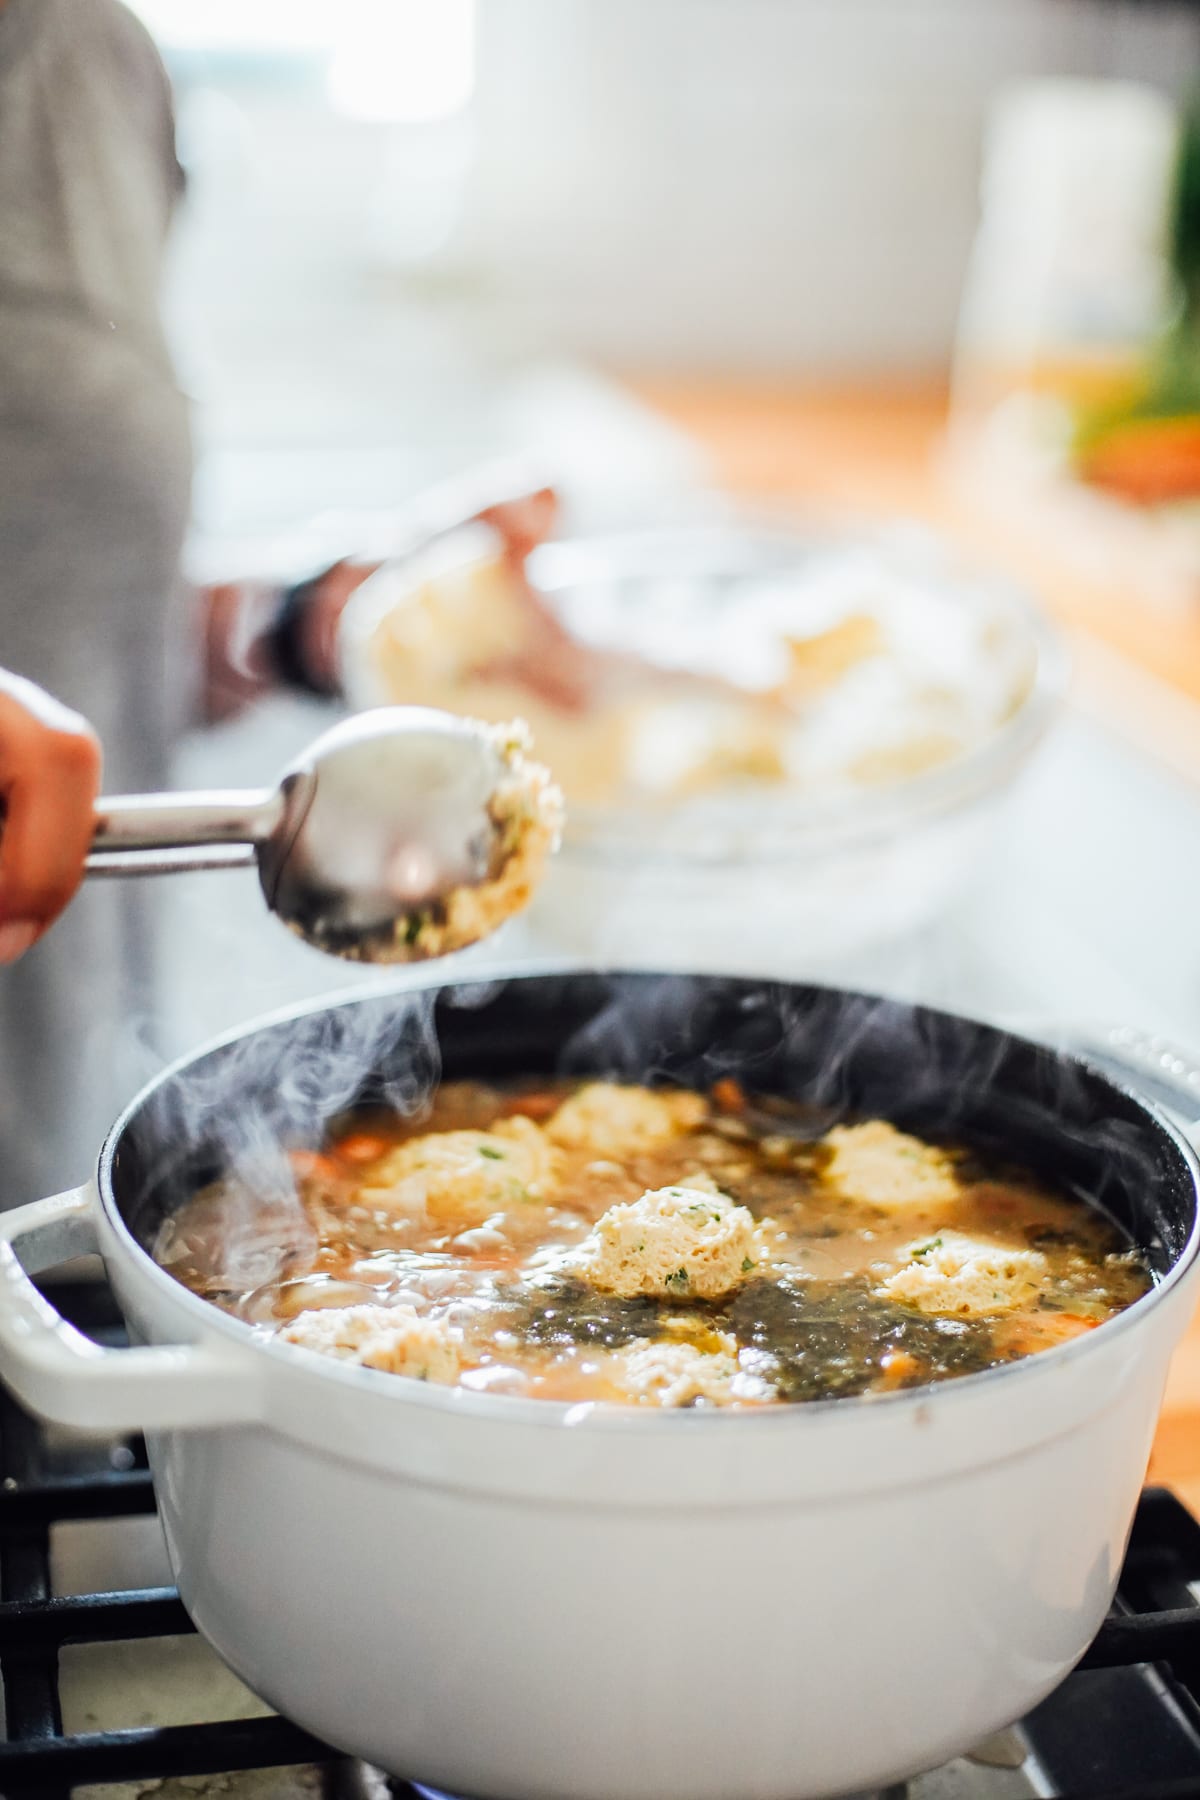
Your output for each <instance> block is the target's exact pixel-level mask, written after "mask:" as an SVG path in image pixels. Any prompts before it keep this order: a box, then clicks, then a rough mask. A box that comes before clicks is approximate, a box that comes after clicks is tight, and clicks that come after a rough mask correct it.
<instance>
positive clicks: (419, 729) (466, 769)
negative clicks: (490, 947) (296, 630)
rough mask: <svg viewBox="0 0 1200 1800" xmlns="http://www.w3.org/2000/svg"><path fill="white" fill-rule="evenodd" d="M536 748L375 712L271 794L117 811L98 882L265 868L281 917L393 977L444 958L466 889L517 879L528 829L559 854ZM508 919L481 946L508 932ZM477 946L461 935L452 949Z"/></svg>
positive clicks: (487, 925)
mask: <svg viewBox="0 0 1200 1800" xmlns="http://www.w3.org/2000/svg"><path fill="white" fill-rule="evenodd" d="M526 747H527V745H526V742H525V740H524V739H523V737H522V735H521V729H520V728H512V729H509V728H504V727H495V726H488V725H483V724H480V723H478V722H477V721H475V720H471V719H460V718H455V717H453V716H452V715H451V714H449V713H443V712H434V711H432V710H429V709H425V708H420V707H404V706H395V707H381V708H379V709H378V710H376V711H374V712H367V713H360V714H359V715H358V716H357V717H355V718H352V719H348V720H346V721H345V722H344V723H343V724H340V725H337V726H335V727H334V728H333V730H332V731H327V732H326V733H325V734H324V735H323V736H322V737H320V738H318V739H317V741H316V742H315V743H314V744H313V745H312V746H311V747H310V748H309V749H308V750H307V751H306V752H305V754H304V755H303V756H301V757H300V758H299V759H298V760H297V761H296V762H294V763H293V764H291V766H290V767H289V768H287V769H285V770H284V772H283V774H282V776H281V777H280V779H279V782H278V784H277V785H276V787H274V788H271V789H262V790H258V791H253V790H251V791H246V792H243V791H234V792H214V793H195V794H178V795H175V794H172V795H163V794H158V795H120V796H115V797H111V798H107V797H105V798H101V799H100V800H98V801H97V803H96V834H95V837H94V838H93V848H92V853H91V855H90V856H89V857H88V862H87V870H88V874H89V875H131V874H163V873H170V872H175V871H184V870H193V869H211V868H229V867H233V866H238V865H240V864H243V863H251V862H254V863H257V865H258V876H259V881H260V883H261V885H262V890H263V895H264V897H265V899H266V902H267V905H268V907H269V908H270V909H271V911H272V912H274V913H275V914H276V915H277V917H279V918H280V919H282V920H283V922H284V924H285V925H287V926H289V927H290V928H291V930H293V931H294V932H296V933H297V935H298V936H300V937H302V938H304V939H305V940H306V941H307V942H308V943H310V944H313V945H314V946H316V948H318V949H320V950H324V951H328V952H330V953H331V954H333V955H336V956H344V957H348V958H350V959H351V960H353V961H356V962H381V963H382V962H402V961H410V960H413V959H414V958H417V957H420V956H423V955H430V954H440V953H442V951H441V950H439V949H428V950H427V949H424V948H422V933H423V929H424V927H425V926H426V925H427V924H428V923H429V922H430V921H431V920H432V921H435V922H436V921H437V920H438V919H439V918H441V917H444V916H445V915H446V910H447V908H448V906H450V905H451V904H452V903H453V897H454V896H455V895H456V894H457V893H458V892H459V891H460V890H463V889H471V888H479V887H481V886H483V885H484V884H487V883H490V882H501V881H502V879H503V872H504V868H505V865H506V863H507V861H508V860H509V859H510V857H513V856H515V855H516V853H517V842H518V839H519V837H520V832H519V830H514V820H516V822H517V824H518V825H519V824H520V823H521V821H522V820H525V819H527V820H528V822H529V823H530V825H531V828H532V829H534V830H538V831H540V832H541V833H542V834H543V837H544V841H545V847H546V848H547V849H551V848H553V847H554V845H555V843H556V841H557V831H558V822H559V821H558V808H559V806H560V804H561V802H560V799H559V796H558V793H557V790H556V789H554V788H552V787H551V786H550V785H549V783H548V778H547V776H546V772H545V771H544V770H543V769H540V768H539V767H538V765H537V764H536V763H531V762H529V761H528V760H527V759H526V757H525V754H524V752H525V749H526ZM514 806H515V809H516V810H515V811H514ZM522 808H524V809H525V810H524V811H522ZM518 903H519V897H518ZM511 910H516V906H515V905H514V906H513V907H512V909H511ZM492 911H493V916H492V917H491V919H490V921H489V920H488V919H485V918H483V917H482V916H481V918H480V929H479V932H478V935H479V936H483V935H485V934H486V931H487V930H490V929H491V926H492V924H494V923H498V922H499V919H498V917H496V916H494V915H495V912H496V908H493V909H492ZM467 929H470V927H467ZM430 941H432V942H436V941H437V940H436V934H435V936H434V938H432V939H431V940H430ZM465 941H470V940H469V939H464V938H463V936H462V932H461V931H460V932H459V941H456V942H453V943H447V944H446V945H445V948H446V949H450V948H459V947H461V945H462V943H463V942H465Z"/></svg>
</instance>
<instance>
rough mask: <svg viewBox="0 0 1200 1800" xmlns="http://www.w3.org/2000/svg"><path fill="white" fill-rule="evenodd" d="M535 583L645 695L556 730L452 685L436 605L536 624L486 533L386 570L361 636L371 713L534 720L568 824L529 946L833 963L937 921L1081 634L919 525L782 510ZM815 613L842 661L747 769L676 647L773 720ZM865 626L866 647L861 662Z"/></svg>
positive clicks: (627, 544)
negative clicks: (635, 666) (795, 516)
mask: <svg viewBox="0 0 1200 1800" xmlns="http://www.w3.org/2000/svg"><path fill="white" fill-rule="evenodd" d="M529 574H530V578H531V580H532V582H533V583H534V585H535V587H536V589H537V592H538V594H539V595H540V596H541V597H542V599H543V601H544V602H545V603H546V604H548V605H549V606H550V607H551V608H552V609H553V611H554V612H555V614H557V616H558V617H559V619H561V620H562V621H563V622H564V623H565V624H566V625H567V626H568V628H569V629H570V630H571V632H572V633H573V634H574V635H575V636H576V637H577V638H579V639H582V640H585V641H590V642H592V643H594V644H598V645H615V646H619V647H621V648H622V649H624V650H626V651H629V650H631V649H632V650H635V651H641V652H642V653H643V654H645V655H647V656H648V657H649V658H650V659H651V663H652V664H653V665H656V666H657V669H656V668H655V667H653V666H651V667H648V669H647V688H646V693H647V695H648V696H649V698H648V699H647V701H646V704H645V708H644V711H642V712H640V713H638V712H636V711H635V712H630V711H629V710H626V711H625V712H624V713H621V712H620V711H619V709H614V710H613V711H611V712H609V713H608V714H605V713H603V712H600V713H595V714H591V715H585V716H583V717H582V718H580V719H578V720H576V721H575V722H574V723H572V721H571V720H570V719H569V718H565V717H564V718H560V719H559V720H558V721H554V720H553V719H551V718H550V717H549V716H548V715H547V713H546V712H545V709H539V708H538V707H537V706H536V705H535V706H532V707H531V706H529V705H528V704H523V698H524V700H525V701H528V699H529V696H524V697H522V696H521V695H520V694H519V693H518V692H516V691H514V690H512V689H511V688H509V687H507V686H503V685H499V686H496V687H494V688H489V686H488V684H487V683H482V682H479V681H476V680H472V679H470V678H468V679H467V680H465V681H463V680H460V681H459V683H458V686H457V688H456V689H455V688H452V687H450V686H449V685H445V683H446V680H447V671H448V670H449V669H450V667H451V665H452V664H453V663H454V662H455V660H456V655H455V652H454V649H453V647H452V646H451V645H450V644H449V643H448V642H446V641H445V640H443V641H442V642H440V643H431V642H430V638H431V635H432V636H436V626H435V623H434V621H435V620H441V621H443V630H444V631H445V632H446V634H447V636H448V635H449V634H450V633H451V632H453V631H463V630H468V631H469V634H470V636H469V642H470V645H471V647H472V649H473V650H474V651H475V652H477V653H478V654H479V655H480V657H481V658H483V659H484V660H486V659H487V656H488V654H489V651H490V650H491V648H492V647H493V646H492V644H491V642H490V640H491V638H492V637H493V636H494V635H495V634H497V633H499V635H500V636H503V635H504V633H505V632H506V631H510V630H511V629H513V628H514V627H515V624H516V616H517V615H516V613H515V612H512V611H511V610H510V609H511V608H512V607H513V604H514V603H513V599H512V595H511V593H509V592H507V591H506V579H505V576H504V574H503V571H502V570H501V568H500V565H499V564H498V562H497V560H496V558H495V553H494V547H493V546H490V545H489V544H488V542H487V540H486V538H485V537H481V535H480V534H479V533H478V532H477V531H473V532H468V533H464V534H462V536H461V537H460V539H459V540H458V542H457V543H443V544H441V545H439V546H437V547H436V548H435V549H433V550H432V551H431V552H430V553H429V554H428V555H427V556H426V557H423V558H418V559H416V560H415V561H414V562H412V563H408V564H395V565H391V566H390V567H388V568H386V569H385V570H382V571H380V573H379V574H378V575H376V576H374V577H372V578H371V581H369V582H367V583H365V584H364V586H363V587H362V588H361V589H360V590H359V593H358V594H357V595H356V597H355V599H354V601H353V602H352V603H351V606H350V608H348V609H347V613H346V615H345V618H344V621H343V630H342V643H341V661H342V676H343V685H344V687H345V690H346V692H347V695H348V696H349V698H350V701H351V704H352V705H356V706H358V707H366V706H373V705H380V704H386V703H388V702H390V701H395V700H402V701H405V702H411V701H414V700H419V699H423V700H425V701H426V702H427V703H431V704H437V705H447V704H454V705H455V706H456V709H457V710H459V711H465V712H478V713H483V714H484V716H487V717H493V718H495V717H502V716H511V714H512V713H513V712H525V713H526V714H527V715H528V716H530V717H531V718H532V720H533V723H534V735H535V741H536V742H537V744H538V748H539V751H540V752H541V753H542V754H543V755H544V757H545V759H546V760H547V761H548V762H549V763H550V765H551V767H552V769H553V770H554V772H555V774H556V776H557V777H558V778H559V779H560V780H561V781H562V783H563V786H564V788H565V790H566V796H567V812H568V819H567V828H566V833H565V838H564V843H563V848H562V850H561V852H560V854H559V856H558V857H557V858H556V860H555V863H554V864H553V865H552V867H551V869H550V871H549V873H548V875H547V876H546V878H545V880H544V882H543V885H542V887H541V888H540V890H539V891H538V893H537V894H536V895H535V898H534V901H533V903H532V905H531V906H530V908H529V911H528V913H527V914H525V915H524V917H523V918H522V919H520V920H518V921H515V922H514V924H513V925H512V926H510V927H509V928H508V930H507V932H506V934H505V940H504V946H503V947H504V949H505V951H506V952H507V954H509V955H510V956H515V957H520V958H529V957H554V958H559V957H561V958H569V959H571V960H581V961H584V962H590V963H604V962H622V963H626V964H629V963H639V962H640V963H642V964H654V965H656V966H659V967H667V968H679V969H695V970H714V971H720V970H726V971H730V972H738V971H746V972H754V973H767V974H778V975H785V974H811V973H814V972H817V971H819V970H820V969H821V967H822V966H824V965H828V964H830V963H832V962H834V961H835V960H837V959H839V958H843V957H844V956H845V955H846V954H847V953H851V952H854V951H857V950H860V949H865V948H867V947H870V946H874V945H877V944H882V943H891V942H894V941H895V940H897V939H903V938H905V937H907V936H909V935H910V934H913V933H916V932H917V931H919V930H920V929H922V928H923V927H926V926H928V925H929V924H930V923H932V922H933V921H934V920H936V919H937V918H939V917H940V916H942V915H943V914H944V913H945V912H946V910H947V909H948V908H949V907H950V906H951V905H952V904H953V903H954V901H955V900H957V899H958V898H959V897H960V896H961V895H962V894H963V892H964V891H965V890H966V889H967V888H968V887H969V886H970V884H971V881H972V878H973V877H974V876H976V875H978V874H979V873H980V872H981V871H982V870H983V868H984V867H985V866H986V865H985V860H984V852H985V850H986V849H987V848H988V846H989V843H990V842H991V840H992V839H993V838H994V835H995V832H996V828H997V824H998V821H999V817H1000V811H1001V805H1002V802H1003V800H1004V799H1005V797H1006V795H1007V794H1008V792H1009V790H1010V788H1011V787H1012V784H1013V782H1014V781H1015V779H1016V777H1017V775H1018V773H1019V771H1020V769H1021V767H1022V765H1023V763H1024V762H1025V760H1026V759H1027V757H1028V755H1029V754H1030V752H1031V751H1032V750H1033V748H1034V747H1035V745H1036V744H1037V743H1038V741H1039V739H1040V737H1041V736H1042V734H1043V733H1044V731H1045V729H1046V727H1047V725H1048V724H1049V722H1050V720H1051V718H1052V716H1053V713H1054V710H1055V707H1056V704H1057V702H1058V700H1059V698H1060V695H1061V692H1062V688H1063V685H1064V681H1065V658H1064V654H1063V651H1062V648H1061V645H1060V643H1059V641H1058V639H1057V637H1056V635H1055V634H1054V633H1053V632H1052V630H1051V629H1050V627H1049V626H1048V624H1047V623H1046V621H1045V620H1044V619H1043V618H1042V617H1041V616H1040V615H1039V613H1038V612H1037V611H1036V610H1035V609H1034V608H1033V607H1032V606H1031V605H1030V604H1029V603H1028V601H1027V600H1026V599H1025V597H1024V596H1023V595H1021V594H1020V593H1018V592H1016V591H1014V590H1013V589H1012V588H1010V587H1009V586H1008V585H1007V584H1002V583H998V582H996V581H993V580H990V579H986V578H984V577H981V576H979V575H978V574H971V573H968V572H966V571H964V570H963V569H962V568H960V567H958V566H957V565H956V564H955V563H954V562H953V561H952V560H951V559H950V557H949V555H948V553H947V552H946V551H945V549H944V548H943V547H942V546H940V545H939V544H937V543H935V542H932V541H931V540H930V539H929V538H928V536H927V535H926V534H924V533H917V532H914V531H908V530H902V531H898V532H896V533H894V534H891V535H890V536H880V537H878V538H876V539H873V540H870V541H867V540H858V541H854V542H847V541H845V540H834V539H831V538H829V537H828V536H824V535H820V534H817V533H815V532H812V531H807V530H805V529H803V528H800V527H797V526H796V525H795V524H794V523H790V524H780V523H778V522H771V523H767V522H759V521H754V522H749V521H747V522H742V523H738V524H720V525H714V526H711V527H708V528H702V527H696V528H688V529H682V530H658V531H640V532H637V533H630V534H626V535H610V536H602V537H595V538H588V539H576V540H571V541H565V542H558V543H551V544H547V545H545V546H543V547H542V548H541V549H540V550H538V551H537V552H535V554H534V556H533V557H532V558H531V561H530V568H529ZM435 592H436V596H437V603H436V604H434V602H433V599H432V598H431V596H432V595H433V594H434V593H435ZM477 609H478V610H477ZM789 609H790V610H789ZM485 614H486V615H487V617H486V622H485V621H484V615H485ZM792 616H795V618H796V619H797V620H799V621H800V629H801V639H800V657H799V665H798V666H799V668H800V671H801V673H802V675H804V676H805V677H806V678H811V676H812V672H813V668H814V659H813V658H812V656H811V655H810V654H809V652H810V651H811V650H812V649H813V648H814V647H817V648H818V649H819V652H820V654H819V657H818V659H817V663H818V665H820V666H821V672H820V675H819V677H818V679H817V681H816V684H815V686H814V687H813V689H812V696H811V703H810V702H809V701H807V700H805V699H804V693H803V689H802V690H801V699H802V702H803V703H802V704H801V705H800V706H799V709H798V711H797V714H796V719H795V724H794V727H792V728H791V729H792V730H793V733H794V735H792V736H791V737H787V736H786V734H785V737H784V739H782V740H781V739H779V738H778V736H776V738H775V740H774V743H773V749H774V752H775V763H774V766H772V767H771V768H770V770H769V772H767V770H766V767H765V764H766V762H767V761H768V760H769V759H768V758H766V756H765V752H764V750H763V740H762V739H761V738H755V737H754V736H753V735H752V734H751V735H750V736H747V735H746V734H745V733H743V736H742V739H741V745H740V748H741V749H742V750H744V751H745V755H744V756H743V757H742V759H741V760H740V761H739V760H737V759H736V758H735V759H734V760H733V762H732V763H730V762H729V761H728V759H727V758H724V757H723V755H722V754H720V753H719V754H717V755H716V756H708V755H706V751H705V746H704V745H703V743H702V742H700V740H701V739H702V738H703V732H704V729H705V721H706V720H707V721H709V723H711V721H712V719H713V718H714V717H715V715H714V714H712V713H709V712H706V711H705V706H706V702H705V701H704V699H703V698H702V697H699V698H697V697H696V696H689V695H688V693H687V692H686V690H685V691H684V692H683V693H680V691H679V690H678V689H677V688H675V687H673V686H672V677H671V669H670V664H671V660H672V658H671V650H672V647H673V649H674V651H675V667H676V668H678V667H679V666H681V664H686V665H690V666H691V668H692V669H694V670H696V671H697V672H698V673H700V675H701V676H702V677H703V675H704V674H705V672H706V668H707V667H710V666H711V665H712V664H713V663H714V662H716V663H717V664H718V665H720V666H721V667H722V670H723V673H724V674H725V675H726V676H727V677H729V678H731V679H734V680H736V679H739V678H740V680H741V681H742V682H743V683H744V690H743V693H742V697H741V701H742V705H743V707H744V708H745V710H746V712H747V716H749V717H751V718H753V716H754V710H755V697H756V692H758V691H761V692H763V693H766V692H767V691H768V690H769V687H770V683H771V681H772V679H773V669H772V657H773V656H775V655H776V653H777V652H778V653H779V654H782V655H783V656H784V658H785V660H786V657H787V646H788V642H789V640H788V639H787V637H786V631H784V632H781V630H780V621H781V620H786V619H787V618H788V617H792ZM477 620H478V621H480V622H479V623H476V622H475V621H477ZM872 621H874V622H875V623H876V624H877V625H879V626H880V628H881V635H879V636H877V638H876V639H874V640H873V639H872V636H871V629H872ZM846 623H849V624H850V625H851V626H852V627H853V629H852V631H851V632H850V633H849V634H847V633H845V632H844V630H842V629H841V627H842V626H844V625H845V624H846ZM398 626H399V627H400V629H399V631H398V630H397V627H398ZM893 628H894V629H893ZM889 631H890V632H891V636H890V639H889V638H888V632H889ZM397 636H399V637H402V638H403V640H404V642H405V643H406V644H407V645H408V646H410V647H412V652H413V658H414V660H413V666H412V667H411V668H410V669H409V670H408V671H407V672H406V673H405V674H403V675H398V673H397V669H398V665H397V664H396V662H395V661H391V662H389V660H388V656H387V654H386V650H385V654H384V655H383V656H381V655H380V646H381V644H383V645H384V646H385V647H386V645H387V642H388V640H389V637H391V638H393V639H394V638H396V637H397ZM848 637H849V638H851V639H855V638H856V639H857V640H858V649H857V650H856V651H854V652H853V653H852V654H851V656H850V659H849V662H847V663H846V664H845V666H843V667H838V666H837V664H838V660H839V658H840V657H841V655H842V652H843V650H844V648H845V645H846V642H847V638H848ZM885 639H886V640H887V641H888V642H889V643H890V646H891V648H890V649H889V650H887V651H886V653H883V652H881V649H880V646H881V645H883V644H884V641H885ZM772 640H774V641H772ZM418 659H419V662H420V667H419V668H418V667H417V666H416V665H417V660H418ZM892 665H895V666H892ZM914 670H917V676H916V677H915V679H916V687H915V689H914V692H915V693H916V704H915V706H912V705H909V704H908V697H907V696H908V689H910V688H913V686H914ZM843 677H844V679H843ZM430 682H431V683H432V690H433V691H430V690H429V688H428V686H427V684H428V683H430ZM439 684H441V685H439ZM456 693H457V699H456V698H455V694H456ZM770 716H771V717H772V718H773V719H776V720H777V719H778V713H774V714H771V715H770ZM939 731H940V732H941V733H942V742H941V744H940V745H938V744H936V743H935V739H936V736H937V733H938V732H939ZM955 734H957V740H958V741H957V742H956V743H955V745H954V747H950V741H951V739H952V738H954V737H955ZM931 744H933V745H934V748H933V749H932V750H931V749H930V745H931ZM689 756H692V757H693V761H692V762H690V763H689V762H688V760H687V759H688V757H689ZM756 761H757V763H759V764H761V765H763V769H762V773H760V774H756V771H755V764H756ZM652 765H653V766H652ZM681 769H682V771H683V773H682V777H681V778H678V777H679V773H680V770H681ZM667 770H669V771H670V773H671V777H672V779H671V780H670V781H666V780H665V779H664V780H663V781H662V782H660V784H659V785H658V786H657V787H656V785H655V775H656V773H657V775H659V776H663V773H664V771H667ZM723 770H726V771H727V773H726V774H725V775H723V773H722V771H723ZM618 771H623V775H622V774H618V773H615V772H618ZM643 776H644V779H643V778H642V777H643ZM606 789H607V793H606V791H605V790H606ZM581 795H582V796H583V798H582V799H581V797H580V796H581Z"/></svg>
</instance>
